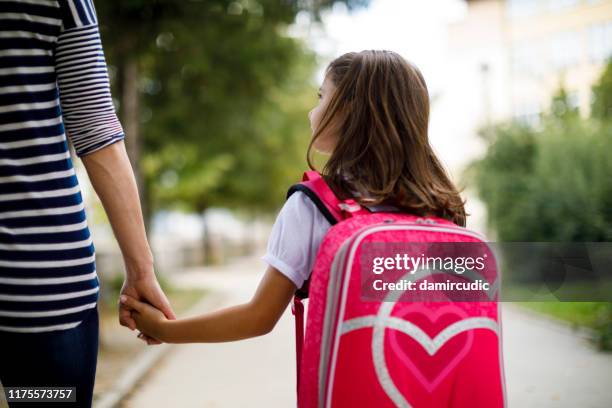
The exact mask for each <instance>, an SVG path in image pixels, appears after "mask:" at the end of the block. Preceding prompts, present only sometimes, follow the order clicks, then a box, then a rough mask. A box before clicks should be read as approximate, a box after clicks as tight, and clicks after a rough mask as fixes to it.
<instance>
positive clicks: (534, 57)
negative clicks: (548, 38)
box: [511, 41, 545, 77]
mask: <svg viewBox="0 0 612 408" xmlns="http://www.w3.org/2000/svg"><path fill="white" fill-rule="evenodd" d="M544 54H545V53H544V49H543V47H542V43H541V42H540V41H529V42H520V43H517V44H515V45H514V46H513V47H512V51H511V63H512V71H513V72H514V73H515V74H516V75H522V76H528V77H539V76H541V75H543V74H544V58H543V55H544Z"/></svg>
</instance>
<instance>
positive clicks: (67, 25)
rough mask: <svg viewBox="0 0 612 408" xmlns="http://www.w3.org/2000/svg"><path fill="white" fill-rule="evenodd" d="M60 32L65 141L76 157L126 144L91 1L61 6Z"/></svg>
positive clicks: (57, 67)
mask: <svg viewBox="0 0 612 408" xmlns="http://www.w3.org/2000/svg"><path fill="white" fill-rule="evenodd" d="M59 4H60V12H61V16H62V30H61V33H60V35H59V36H58V39H57V44H56V46H55V70H56V73H57V83H58V87H59V91H60V102H61V107H62V116H63V120H64V125H65V127H66V135H67V136H68V138H69V139H70V141H71V143H72V145H73V146H74V149H75V152H76V154H77V156H79V157H80V156H83V155H85V154H89V153H93V152H95V151H97V150H99V149H102V148H103V147H105V146H108V145H110V144H112V143H115V142H117V141H119V140H122V139H124V137H125V136H124V133H123V128H122V126H121V123H120V122H119V119H118V118H117V115H116V113H115V107H114V106H113V101H112V98H111V92H110V86H109V80H108V72H107V69H106V61H105V58H104V51H103V49H102V42H101V41H100V32H99V29H98V20H97V17H96V11H95V8H94V5H93V2H92V0H59Z"/></svg>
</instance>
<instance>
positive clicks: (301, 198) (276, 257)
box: [262, 191, 331, 288]
mask: <svg viewBox="0 0 612 408" xmlns="http://www.w3.org/2000/svg"><path fill="white" fill-rule="evenodd" d="M330 227H331V225H330V224H329V221H327V219H325V217H324V216H323V215H322V214H321V212H320V211H319V209H318V208H317V207H316V205H315V204H314V203H313V202H312V201H311V200H310V199H309V198H308V197H307V196H306V195H305V194H304V193H302V192H300V191H298V192H295V193H294V194H292V195H291V197H289V199H288V200H287V201H286V202H285V205H284V206H283V208H282V209H281V210H280V213H279V214H278V217H277V218H276V221H275V222H274V225H273V226H272V231H271V234H270V238H269V239H268V247H267V251H266V254H265V255H264V256H263V258H262V259H263V260H264V261H265V262H267V263H268V264H269V265H270V266H272V267H274V268H276V269H278V270H279V271H280V272H281V273H282V274H283V275H285V276H286V277H287V278H289V279H290V280H291V281H292V282H293V283H294V284H295V286H296V287H297V288H301V287H302V285H303V284H304V281H306V279H308V277H309V276H310V273H311V271H312V267H313V265H314V260H315V257H316V255H317V251H318V250H319V246H320V245H321V241H322V240H323V237H324V236H325V234H326V233H327V230H329V228H330Z"/></svg>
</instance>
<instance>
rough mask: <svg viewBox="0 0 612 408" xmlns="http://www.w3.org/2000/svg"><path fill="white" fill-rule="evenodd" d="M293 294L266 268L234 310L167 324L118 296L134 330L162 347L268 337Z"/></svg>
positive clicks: (142, 306)
mask: <svg viewBox="0 0 612 408" xmlns="http://www.w3.org/2000/svg"><path fill="white" fill-rule="evenodd" d="M295 290H296V286H295V284H294V283H293V282H292V281H291V280H290V279H289V278H287V277H286V276H285V275H283V274H282V273H281V272H279V271H278V270H277V269H276V268H274V267H271V266H270V267H268V269H267V270H266V273H265V275H264V277H263V278H262V280H261V282H260V283H259V286H258V287H257V291H256V292H255V294H254V295H253V298H252V299H251V300H250V301H249V302H247V303H243V304H240V305H236V306H231V307H227V308H224V309H220V310H217V311H214V312H211V313H206V314H203V315H200V316H195V317H190V318H185V319H178V320H168V319H166V318H165V316H164V315H163V314H162V313H160V312H159V310H157V309H155V308H153V307H151V306H150V305H148V304H146V303H142V302H139V301H137V300H135V299H133V298H131V297H128V296H122V298H121V302H122V303H123V304H124V305H126V306H127V307H128V308H131V309H132V310H133V312H132V317H133V318H134V320H135V321H136V326H137V327H138V329H139V330H140V331H141V332H143V333H145V334H146V335H148V336H151V337H153V338H156V339H158V340H161V341H163V342H166V343H216V342H224V341H234V340H242V339H247V338H250V337H256V336H261V335H263V334H266V333H269V332H270V331H271V330H272V329H273V328H274V326H275V325H276V322H278V320H279V319H280V317H281V316H282V314H283V312H284V311H285V309H286V308H287V305H288V304H289V302H290V301H291V298H292V296H293V293H294V292H295Z"/></svg>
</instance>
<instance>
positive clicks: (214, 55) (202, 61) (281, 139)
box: [97, 0, 368, 212]
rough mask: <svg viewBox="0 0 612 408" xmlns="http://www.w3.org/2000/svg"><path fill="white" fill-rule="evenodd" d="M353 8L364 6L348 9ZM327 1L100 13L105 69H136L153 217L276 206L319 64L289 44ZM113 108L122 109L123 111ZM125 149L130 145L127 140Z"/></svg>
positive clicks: (363, 0) (166, 2)
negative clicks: (305, 17) (305, 16)
mask: <svg viewBox="0 0 612 408" xmlns="http://www.w3.org/2000/svg"><path fill="white" fill-rule="evenodd" d="M343 2H344V3H345V4H347V6H348V7H349V8H354V7H360V6H363V5H365V4H367V3H368V1H367V0H344V1H343ZM333 3H334V1H332V0H314V1H303V0H287V1H277V0H240V1H229V0H200V1H197V0H191V1H171V0H152V1H151V0H147V1H144V0H108V1H105V2H101V3H100V4H97V6H98V16H99V19H100V21H101V24H102V34H103V40H104V43H105V48H106V52H107V56H108V60H109V62H110V63H111V64H112V65H115V66H116V68H117V69H116V70H117V75H116V81H115V85H116V87H117V90H116V91H115V92H114V94H115V96H116V97H117V96H121V95H122V89H123V87H124V86H125V85H126V84H125V83H122V78H123V75H121V72H123V71H122V69H123V68H124V66H125V65H126V61H129V60H137V61H138V68H139V73H140V80H139V84H138V86H139V89H140V91H141V95H142V96H141V101H140V105H141V132H140V133H141V135H142V136H141V137H140V138H136V139H138V140H139V143H140V144H141V151H142V154H141V161H140V163H137V164H136V165H139V166H140V168H141V170H142V172H143V176H144V181H145V184H146V194H145V196H144V198H145V199H147V200H148V205H147V207H148V208H150V209H152V210H153V211H154V210H155V209H159V208H168V207H180V208H184V209H187V210H193V211H198V212H199V211H203V210H204V209H206V208H208V207H210V206H225V207H232V208H238V209H249V210H256V211H257V210H263V211H266V210H268V211H269V210H270V209H272V208H276V207H277V206H278V205H279V203H281V202H282V200H283V198H284V193H285V191H286V189H287V187H288V186H289V185H290V184H291V183H293V182H294V181H295V180H296V179H298V178H299V176H300V172H301V171H302V170H303V169H304V168H305V167H306V162H305V159H304V157H305V147H306V145H307V142H308V139H309V137H310V129H309V125H308V119H307V113H308V110H309V109H310V108H311V107H312V106H313V105H314V104H315V103H316V96H315V95H316V85H315V84H313V83H312V78H313V77H314V75H313V74H314V71H315V69H316V61H315V57H314V55H312V54H311V53H310V51H309V50H307V49H306V48H305V47H304V45H303V44H302V43H301V41H299V40H297V39H295V38H291V37H289V36H288V35H286V31H287V27H288V26H289V24H291V23H292V22H293V20H294V19H295V16H296V15H297V13H298V12H300V11H305V12H308V13H310V14H311V15H312V16H313V17H314V18H315V19H316V18H318V16H319V13H320V12H321V11H322V10H324V9H326V8H328V7H330V6H331V5H332V4H333ZM119 102H120V101H119ZM128 142H129V141H128Z"/></svg>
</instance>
